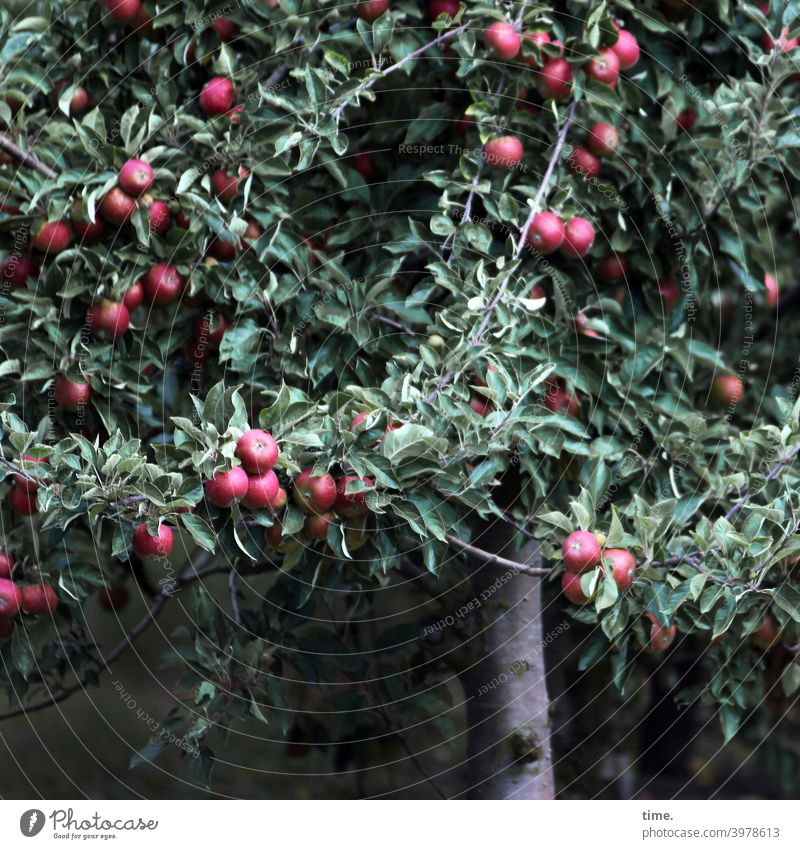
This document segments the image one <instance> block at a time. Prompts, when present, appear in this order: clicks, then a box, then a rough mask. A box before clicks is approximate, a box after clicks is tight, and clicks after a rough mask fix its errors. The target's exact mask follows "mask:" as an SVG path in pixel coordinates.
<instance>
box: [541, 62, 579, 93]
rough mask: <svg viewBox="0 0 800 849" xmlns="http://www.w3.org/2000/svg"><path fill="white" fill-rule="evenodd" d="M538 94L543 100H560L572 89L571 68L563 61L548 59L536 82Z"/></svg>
mask: <svg viewBox="0 0 800 849" xmlns="http://www.w3.org/2000/svg"><path fill="white" fill-rule="evenodd" d="M536 87H537V88H538V90H539V94H540V95H541V96H542V97H543V98H544V99H545V100H547V99H549V98H552V99H553V100H560V99H561V98H562V97H566V96H567V95H568V94H569V92H570V90H571V88H572V68H571V67H570V64H569V62H567V61H566V60H565V59H558V58H555V59H548V60H547V61H546V62H545V63H544V65H543V66H542V70H541V71H540V72H539V74H538V76H537V80H536Z"/></svg>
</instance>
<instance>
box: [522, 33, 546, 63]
mask: <svg viewBox="0 0 800 849" xmlns="http://www.w3.org/2000/svg"><path fill="white" fill-rule="evenodd" d="M522 38H523V41H529V42H530V43H531V44H535V45H536V47H541V46H542V45H544V44H549V43H550V35H549V34H548V33H546V32H545V31H544V30H536V31H535V32H524V33H522ZM522 61H523V62H525V64H526V65H529V66H530V67H531V68H533V69H534V70H539V69H540V68H541V67H542V66H541V65H540V64H539V63H538V62H537V61H536V57H534V56H523V57H522Z"/></svg>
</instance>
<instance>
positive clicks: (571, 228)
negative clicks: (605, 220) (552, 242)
mask: <svg viewBox="0 0 800 849" xmlns="http://www.w3.org/2000/svg"><path fill="white" fill-rule="evenodd" d="M593 242H594V227H592V225H591V224H590V223H589V222H588V221H587V220H586V219H585V218H581V217H580V216H577V215H576V216H575V217H574V218H570V220H569V221H568V222H567V223H566V225H565V227H564V241H563V243H562V245H561V253H562V254H563V255H564V256H566V257H582V256H586V254H587V253H589V251H590V249H591V247H592V243H593Z"/></svg>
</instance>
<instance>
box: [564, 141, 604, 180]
mask: <svg viewBox="0 0 800 849" xmlns="http://www.w3.org/2000/svg"><path fill="white" fill-rule="evenodd" d="M569 167H570V168H571V169H572V170H573V171H576V172H577V173H578V174H584V175H586V176H587V177H597V176H599V174H600V160H599V159H598V158H597V157H596V156H595V155H594V154H593V153H591V152H590V151H588V150H587V149H586V148H585V147H581V146H580V145H578V146H577V147H575V148H573V150H572V153H571V154H570V157H569Z"/></svg>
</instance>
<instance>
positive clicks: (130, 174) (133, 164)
mask: <svg viewBox="0 0 800 849" xmlns="http://www.w3.org/2000/svg"><path fill="white" fill-rule="evenodd" d="M118 182H119V187H120V188H121V189H122V191H123V192H125V194H127V195H130V196H131V197H135V198H138V197H139V195H143V194H144V193H145V192H146V191H147V190H148V189H149V188H150V187H151V186H152V185H153V183H154V182H155V175H154V174H153V169H152V168H151V167H150V165H149V164H148V163H147V162H145V161H144V159H129V160H128V161H127V162H126V163H125V164H124V165H123V166H122V168H121V169H120V172H119V179H118Z"/></svg>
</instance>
